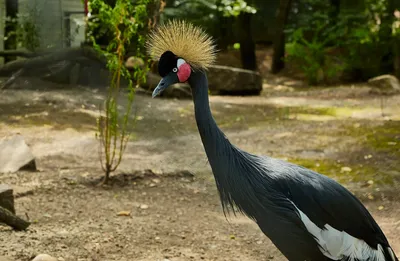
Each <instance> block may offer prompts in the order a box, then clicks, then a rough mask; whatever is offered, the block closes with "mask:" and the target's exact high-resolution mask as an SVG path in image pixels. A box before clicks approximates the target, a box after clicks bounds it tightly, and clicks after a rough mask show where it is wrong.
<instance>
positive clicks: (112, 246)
mask: <svg viewBox="0 0 400 261" xmlns="http://www.w3.org/2000/svg"><path fill="white" fill-rule="evenodd" d="M24 84H26V85H27V86H28V87H29V88H28V87H27V86H25V87H26V88H27V89H25V90H18V89H12V90H6V91H2V92H1V95H0V137H4V136H7V135H13V134H16V133H20V134H22V135H23V136H24V138H25V139H26V141H27V143H28V144H29V145H30V146H31V148H32V151H33V153H34V155H35V156H36V160H37V165H38V168H39V171H38V172H23V171H21V172H18V173H14V174H3V175H1V176H0V182H1V183H6V184H10V185H12V186H14V188H15V193H16V209H17V212H18V214H19V215H20V216H22V217H25V218H29V220H30V221H31V222H32V225H31V226H30V227H29V229H28V231H26V232H13V231H12V230H11V229H9V228H7V227H0V256H1V255H3V256H9V257H11V258H13V260H21V261H25V260H30V259H31V258H32V257H33V256H35V255H37V254H39V253H47V254H50V255H52V256H55V257H57V258H58V260H71V261H72V260H80V261H83V260H88V261H89V260H91V261H94V260H106V261H108V260H109V261H112V260H119V261H124V260H140V261H150V260H151V261H157V260H160V261H161V260H171V261H180V260H182V261H183V260H207V261H222V260H226V261H235V260H237V261H239V260H240V261H250V260H263V261H265V260H278V261H279V260H285V258H283V256H282V255H281V254H280V253H279V251H278V250H277V249H276V248H275V247H274V246H273V245H272V243H271V242H270V241H269V240H268V239H267V238H266V237H265V236H264V235H263V234H262V233H261V232H260V231H259V229H258V228H257V226H256V225H255V224H254V223H253V222H252V221H250V220H249V219H247V218H246V217H241V216H239V217H228V219H226V218H225V217H224V215H223V213H222V209H221V206H220V203H219V198H218V194H217V191H216V187H215V184H214V180H213V177H212V174H211V171H210V167H209V165H208V163H207V159H206V156H205V154H204V151H203V148H202V144H201V141H200V138H199V135H198V133H197V129H196V125H195V120H194V116H193V104H192V101H191V100H176V99H151V98H150V97H148V96H144V95H138V96H137V97H136V103H135V105H136V107H137V108H138V110H137V116H138V122H137V124H136V127H135V129H134V133H133V136H132V140H131V142H130V143H129V145H128V147H127V150H126V154H125V158H124V160H123V162H122V164H121V166H120V168H119V169H118V171H117V172H116V173H114V180H113V183H112V185H111V186H108V187H99V186H96V185H95V184H97V182H98V181H99V178H100V177H101V176H102V172H101V169H100V166H99V162H98V143H97V141H96V139H95V134H94V132H95V123H96V120H95V116H96V115H97V113H98V107H99V104H100V103H101V100H102V97H103V94H102V92H101V91H100V90H88V89H83V88H74V89H71V87H65V86H64V87H63V86H60V87H61V88H59V89H57V90H49V89H48V88H46V84H45V83H42V82H40V81H34V80H26V82H24ZM298 85H299V84H298V83H297V82H295V81H291V80H290V79H285V78H271V79H270V80H269V81H267V82H266V83H265V84H264V91H263V93H262V95H261V96H257V97H222V96H213V97H211V106H212V110H213V114H214V116H215V118H216V121H217V122H218V124H219V125H220V127H221V128H222V129H223V130H224V132H225V133H226V135H227V136H228V137H229V139H230V140H231V141H232V142H233V143H234V144H236V145H238V146H239V147H241V148H243V149H245V150H247V151H250V152H253V153H257V154H265V155H270V156H273V157H279V158H284V159H286V160H289V161H293V162H296V163H299V164H302V165H304V166H306V167H310V168H313V169H316V170H318V171H320V172H322V173H323V174H326V175H330V176H332V177H334V178H336V179H338V180H339V181H341V182H342V183H343V184H344V185H345V186H347V187H349V188H350V189H351V190H352V191H353V192H354V193H356V194H357V195H358V196H359V197H360V198H361V199H362V200H363V201H364V202H365V204H366V206H367V207H368V209H369V210H370V211H371V213H372V214H373V216H374V217H375V218H376V220H377V222H378V223H379V225H380V226H381V227H382V229H383V230H384V232H385V233H386V235H387V237H388V239H389V241H390V242H391V244H392V246H393V248H394V250H395V252H397V253H398V254H399V255H400V203H398V202H399V201H398V199H399V196H398V191H399V190H398V189H399V187H400V186H399V181H400V178H399V177H400V163H399V156H400V124H399V121H400V96H399V95H398V96H390V97H384V98H381V97H379V96H377V95H376V94H371V89H370V88H368V87H366V86H362V85H360V86H358V85H357V86H341V87H336V88H320V89H318V88H311V89H305V88H301V87H298ZM67 88H68V89H67ZM382 99H383V100H382ZM381 101H383V103H382V102H381ZM381 104H384V106H383V114H384V115H383V116H382V108H381ZM121 211H127V212H129V215H128V216H119V215H117V214H118V213H119V212H121Z"/></svg>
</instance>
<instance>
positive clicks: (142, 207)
mask: <svg viewBox="0 0 400 261" xmlns="http://www.w3.org/2000/svg"><path fill="white" fill-rule="evenodd" d="M140 208H141V209H148V208H149V206H148V205H146V204H142V205H140Z"/></svg>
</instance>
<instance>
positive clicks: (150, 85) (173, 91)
mask: <svg viewBox="0 0 400 261" xmlns="http://www.w3.org/2000/svg"><path fill="white" fill-rule="evenodd" d="M160 80H161V76H159V75H158V74H155V73H152V72H149V73H148V74H147V80H146V84H145V85H144V86H143V87H144V88H145V89H148V90H149V92H148V94H150V95H151V93H152V92H153V90H154V89H155V88H156V87H157V85H158V83H159V82H160ZM160 97H168V98H178V99H188V98H191V97H192V90H191V89H190V86H189V84H187V83H177V84H173V85H171V86H169V87H168V88H167V89H165V90H164V91H163V92H162V93H161V94H160Z"/></svg>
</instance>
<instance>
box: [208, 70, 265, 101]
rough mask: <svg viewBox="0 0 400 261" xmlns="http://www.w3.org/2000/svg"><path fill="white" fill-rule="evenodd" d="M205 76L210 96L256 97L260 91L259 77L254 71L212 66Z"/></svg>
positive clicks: (260, 80)
mask: <svg viewBox="0 0 400 261" xmlns="http://www.w3.org/2000/svg"><path fill="white" fill-rule="evenodd" d="M207 76H208V85H209V89H210V92H211V93H212V94H232V95H254V94H257V95H258V94H260V92H261V90H262V78H261V75H260V74H259V73H258V72H255V71H251V70H244V69H240V68H234V67H229V66H222V65H213V66H210V68H209V69H208V72H207Z"/></svg>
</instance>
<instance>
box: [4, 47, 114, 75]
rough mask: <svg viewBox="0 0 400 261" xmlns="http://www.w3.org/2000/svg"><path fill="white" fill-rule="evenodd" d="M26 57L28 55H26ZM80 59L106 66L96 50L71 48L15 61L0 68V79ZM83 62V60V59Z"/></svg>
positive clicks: (103, 58) (104, 60) (104, 59)
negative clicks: (19, 72)
mask: <svg viewBox="0 0 400 261" xmlns="http://www.w3.org/2000/svg"><path fill="white" fill-rule="evenodd" d="M27 55H28V54H27ZM82 57H86V58H89V59H90V60H94V61H97V62H99V63H100V64H104V66H105V65H106V62H107V60H106V58H105V57H104V56H102V55H100V54H99V53H98V52H97V51H96V50H94V49H93V48H91V47H88V46H83V47H72V48H66V49H61V50H57V51H53V52H51V53H44V54H43V55H40V56H37V55H32V57H31V58H29V59H24V60H16V61H12V62H9V63H6V64H5V65H3V66H1V67H0V77H6V76H11V75H13V74H14V73H15V72H17V71H20V70H23V71H24V72H32V71H36V70H37V69H40V68H42V69H43V68H47V67H48V66H49V65H52V64H55V63H58V62H60V61H76V62H79V61H81V60H82ZM84 60H85V59H84Z"/></svg>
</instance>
